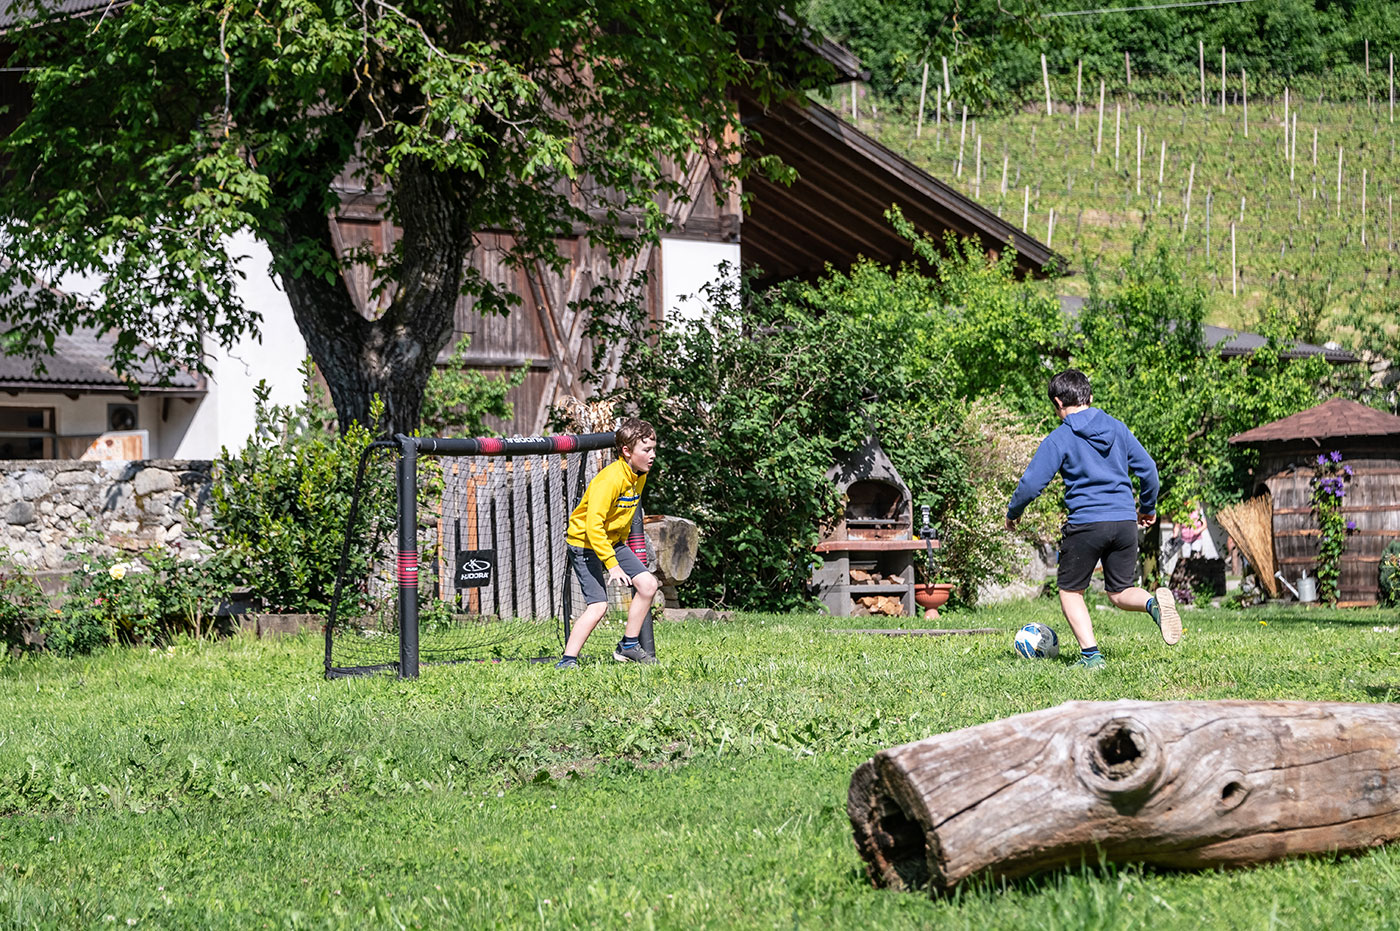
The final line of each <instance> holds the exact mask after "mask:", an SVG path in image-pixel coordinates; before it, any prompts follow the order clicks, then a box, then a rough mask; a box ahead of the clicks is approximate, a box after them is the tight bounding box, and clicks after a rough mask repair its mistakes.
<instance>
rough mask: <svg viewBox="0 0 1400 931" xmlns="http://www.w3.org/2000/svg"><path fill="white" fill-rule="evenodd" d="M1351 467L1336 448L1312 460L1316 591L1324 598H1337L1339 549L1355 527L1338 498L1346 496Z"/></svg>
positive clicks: (1341, 499) (1344, 545)
mask: <svg viewBox="0 0 1400 931" xmlns="http://www.w3.org/2000/svg"><path fill="white" fill-rule="evenodd" d="M1350 478H1351V466H1349V465H1344V464H1343V463H1342V454H1341V453H1340V452H1338V451H1337V450H1335V449H1334V450H1332V452H1330V453H1326V454H1323V453H1319V454H1318V456H1317V459H1316V460H1314V462H1313V479H1312V496H1311V504H1312V509H1313V513H1314V514H1316V515H1317V526H1318V530H1319V532H1320V535H1319V538H1318V547H1317V592H1318V596H1319V597H1320V598H1322V600H1324V601H1331V602H1335V601H1336V600H1337V582H1338V579H1339V578H1340V577H1341V572H1342V552H1343V551H1344V550H1345V549H1346V546H1347V534H1348V533H1350V532H1351V531H1353V530H1355V529H1356V521H1353V520H1347V519H1345V518H1344V517H1342V501H1343V500H1344V499H1345V498H1346V496H1347V480H1348V479H1350Z"/></svg>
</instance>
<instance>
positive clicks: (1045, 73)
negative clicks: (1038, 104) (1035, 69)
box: [1040, 52, 1050, 116]
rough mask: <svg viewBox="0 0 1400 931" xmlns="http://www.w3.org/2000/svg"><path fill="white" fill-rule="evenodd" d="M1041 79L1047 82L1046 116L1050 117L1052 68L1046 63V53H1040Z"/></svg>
mask: <svg viewBox="0 0 1400 931" xmlns="http://www.w3.org/2000/svg"><path fill="white" fill-rule="evenodd" d="M1040 77H1041V79H1042V80H1043V81H1044V82H1045V115H1046V116H1050V66H1049V65H1047V64H1046V63H1045V53H1044V52H1041V53H1040Z"/></svg>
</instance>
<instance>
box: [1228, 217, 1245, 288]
mask: <svg viewBox="0 0 1400 931" xmlns="http://www.w3.org/2000/svg"><path fill="white" fill-rule="evenodd" d="M1240 204H1241V206H1240V213H1241V214H1243V213H1244V206H1243V204H1244V202H1243V201H1241V202H1240ZM1230 295H1231V296H1232V297H1239V296H1240V278H1239V273H1238V272H1237V271H1236V266H1235V224H1233V223H1231V224H1230Z"/></svg>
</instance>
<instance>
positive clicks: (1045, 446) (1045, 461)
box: [1006, 433, 1064, 530]
mask: <svg viewBox="0 0 1400 931" xmlns="http://www.w3.org/2000/svg"><path fill="white" fill-rule="evenodd" d="M1063 463H1064V453H1063V452H1062V451H1061V450H1060V447H1059V444H1058V443H1056V442H1054V434H1053V433H1052V434H1051V435H1050V436H1047V437H1046V438H1045V439H1043V440H1041V441H1040V445H1039V446H1038V447H1036V450H1035V455H1034V456H1032V457H1031V464H1030V465H1028V466H1026V471H1025V472H1024V473H1023V474H1022V475H1021V481H1019V482H1018V483H1017V484H1016V491H1015V492H1013V493H1012V495H1011V503H1009V504H1008V505H1007V506H1006V529H1007V530H1015V529H1016V521H1018V520H1020V519H1021V513H1022V512H1023V511H1025V509H1026V506H1027V505H1028V504H1030V503H1031V502H1032V501H1034V500H1035V499H1036V498H1037V497H1039V496H1040V493H1041V492H1042V491H1044V490H1045V486H1046V485H1049V484H1050V480H1051V479H1053V478H1054V477H1055V473H1056V472H1058V471H1060V466H1061V465H1062V464H1063Z"/></svg>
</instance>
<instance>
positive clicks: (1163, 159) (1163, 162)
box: [1157, 139, 1167, 187]
mask: <svg viewBox="0 0 1400 931" xmlns="http://www.w3.org/2000/svg"><path fill="white" fill-rule="evenodd" d="M1166 172H1167V140H1165V139H1163V140H1162V154H1161V156H1160V157H1158V159H1157V186H1158V187H1161V186H1162V179H1164V178H1165V177H1166V176H1167V174H1166Z"/></svg>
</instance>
